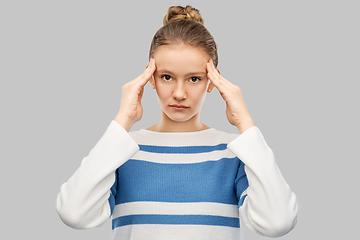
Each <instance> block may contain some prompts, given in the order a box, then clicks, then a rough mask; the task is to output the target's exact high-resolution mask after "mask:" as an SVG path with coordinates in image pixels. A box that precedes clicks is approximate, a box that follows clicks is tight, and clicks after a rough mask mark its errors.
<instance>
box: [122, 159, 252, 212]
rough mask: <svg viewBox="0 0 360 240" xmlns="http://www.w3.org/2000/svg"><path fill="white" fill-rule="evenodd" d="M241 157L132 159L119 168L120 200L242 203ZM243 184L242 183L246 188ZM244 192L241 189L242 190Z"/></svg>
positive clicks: (123, 201) (124, 201)
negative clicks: (171, 161) (171, 160)
mask: <svg viewBox="0 0 360 240" xmlns="http://www.w3.org/2000/svg"><path fill="white" fill-rule="evenodd" d="M238 171H244V169H243V168H240V160H239V158H237V157H235V158H222V159H220V160H217V161H206V162H201V163H191V164H163V163H153V162H147V161H142V160H134V159H129V160H128V161H126V162H125V163H124V164H123V165H121V166H120V167H119V168H118V169H117V177H118V179H117V184H118V186H117V195H116V204H121V203H126V202H133V201H156V202H217V203H226V204H233V205H238V200H239V199H238V197H237V194H239V193H236V192H237V191H238V190H237V186H236V185H238V186H240V185H243V184H244V183H243V182H244V181H246V183H245V184H247V179H246V177H245V178H240V179H241V180H242V181H240V182H237V184H235V178H236V177H237V176H238V175H241V176H243V175H244V174H245V172H244V173H243V174H239V172H238ZM242 188H243V187H241V189H242ZM240 194H241V193H240Z"/></svg>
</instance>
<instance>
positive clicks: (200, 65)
mask: <svg viewBox="0 0 360 240" xmlns="http://www.w3.org/2000/svg"><path fill="white" fill-rule="evenodd" d="M153 57H154V58H155V63H156V69H157V70H158V71H162V70H168V71H171V72H175V73H186V72H198V71H205V72H206V63H207V61H208V60H209V59H210V56H209V55H208V54H207V53H206V52H205V51H204V50H203V49H201V48H198V47H193V46H189V45H183V44H170V45H162V46H160V47H158V48H157V49H156V51H155V53H154V55H153Z"/></svg>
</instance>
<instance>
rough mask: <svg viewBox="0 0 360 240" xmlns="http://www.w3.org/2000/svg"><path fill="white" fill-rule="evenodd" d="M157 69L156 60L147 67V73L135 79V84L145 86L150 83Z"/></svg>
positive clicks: (151, 61)
mask: <svg viewBox="0 0 360 240" xmlns="http://www.w3.org/2000/svg"><path fill="white" fill-rule="evenodd" d="M155 69H156V66H155V59H153V58H152V59H151V60H150V63H149V65H148V66H146V68H145V71H144V72H143V73H142V74H141V75H140V76H139V77H137V78H136V79H135V82H136V83H138V84H140V85H141V86H145V84H146V83H147V82H148V81H149V79H150V78H151V76H152V75H153V74H154V72H155Z"/></svg>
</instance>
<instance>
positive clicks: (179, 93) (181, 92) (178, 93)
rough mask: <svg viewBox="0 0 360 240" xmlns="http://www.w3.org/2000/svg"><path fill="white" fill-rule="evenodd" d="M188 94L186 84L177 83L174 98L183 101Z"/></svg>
mask: <svg viewBox="0 0 360 240" xmlns="http://www.w3.org/2000/svg"><path fill="white" fill-rule="evenodd" d="M185 94H186V90H185V83H184V82H183V81H177V82H176V84H175V88H174V91H173V97H174V98H175V99H176V100H181V99H183V98H184V96H185Z"/></svg>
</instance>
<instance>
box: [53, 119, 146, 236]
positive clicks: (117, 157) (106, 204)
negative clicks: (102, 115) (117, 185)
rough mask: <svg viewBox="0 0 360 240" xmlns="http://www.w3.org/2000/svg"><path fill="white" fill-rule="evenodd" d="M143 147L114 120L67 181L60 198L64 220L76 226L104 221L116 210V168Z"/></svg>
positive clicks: (58, 203) (88, 225)
mask: <svg viewBox="0 0 360 240" xmlns="http://www.w3.org/2000/svg"><path fill="white" fill-rule="evenodd" d="M138 150H139V146H138V145H137V143H136V142H135V141H134V140H133V139H132V138H131V136H130V135H129V133H128V132H127V130H125V129H124V127H122V126H121V125H120V124H119V123H117V122H116V121H114V120H113V121H112V122H111V123H110V125H109V126H108V128H107V130H106V132H105V134H104V135H103V136H102V137H101V139H100V140H99V141H98V143H97V144H96V145H95V147H94V148H93V149H92V150H91V151H90V153H89V155H88V156H87V157H85V158H84V159H83V160H82V162H81V165H80V167H79V168H78V169H77V170H76V172H75V173H74V174H73V175H72V176H71V177H70V178H69V180H68V181H67V182H66V183H64V184H63V185H62V186H61V188H60V192H59V194H58V196H57V199H56V210H57V212H58V214H59V216H60V218H61V220H62V221H63V222H64V223H65V224H66V225H68V226H69V227H72V228H76V229H84V228H92V227H97V226H100V225H102V224H103V223H104V222H105V221H106V220H107V219H109V217H110V216H111V214H112V210H113V208H114V196H113V195H112V191H111V188H112V186H113V185H114V182H115V171H116V169H117V168H118V167H119V166H121V165H122V164H123V163H124V162H126V161H127V160H128V159H129V158H130V157H131V156H133V155H134V154H135V153H136V152H137V151H138Z"/></svg>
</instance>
